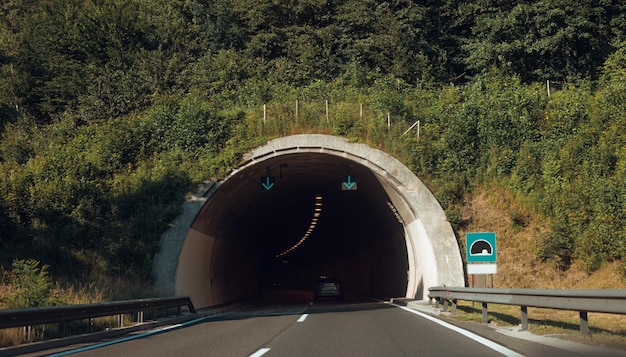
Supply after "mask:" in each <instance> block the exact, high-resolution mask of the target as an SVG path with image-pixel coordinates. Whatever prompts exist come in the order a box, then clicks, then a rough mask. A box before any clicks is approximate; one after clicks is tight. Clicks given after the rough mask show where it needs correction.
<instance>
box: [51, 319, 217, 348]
mask: <svg viewBox="0 0 626 357" xmlns="http://www.w3.org/2000/svg"><path fill="white" fill-rule="evenodd" d="M207 319H208V317H206V316H205V317H200V318H197V319H193V320H191V321H187V322H183V323H179V324H175V325H171V326H167V327H163V328H160V329H156V330H151V331H148V332H144V333H141V334H137V335H132V336H128V337H124V338H120V339H117V340H112V341H108V342H103V343H98V344H95V345H89V346H85V347H81V348H76V349H73V350H67V351H63V352H59V353H54V354H51V355H47V357H62V356H68V355H71V354H75V353H79V352H85V351H91V350H95V349H98V348H102V347H106V346H110V345H115V344H118V343H122V342H126V341H131V340H136V339H139V338H143V337H146V336H151V335H155V334H159V333H163V332H166V331H168V330H172V329H176V328H180V327H185V326H188V325H193V324H195V323H198V322H202V321H204V320H207Z"/></svg>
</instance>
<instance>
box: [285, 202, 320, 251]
mask: <svg viewBox="0 0 626 357" xmlns="http://www.w3.org/2000/svg"><path fill="white" fill-rule="evenodd" d="M321 215H322V195H315V204H314V207H313V218H312V219H311V224H309V229H308V230H307V231H306V232H305V233H304V235H303V236H302V237H301V238H300V240H299V241H298V242H296V244H294V245H293V246H291V247H290V248H289V249H287V250H285V251H283V252H281V253H279V254H276V258H280V257H282V256H283V255H286V254H288V253H291V252H292V251H293V250H294V249H296V248H298V247H299V246H301V245H302V244H303V243H304V242H305V241H306V240H307V239H308V238H309V236H310V235H311V233H313V230H314V229H315V227H316V225H317V222H318V220H319V217H320V216H321Z"/></svg>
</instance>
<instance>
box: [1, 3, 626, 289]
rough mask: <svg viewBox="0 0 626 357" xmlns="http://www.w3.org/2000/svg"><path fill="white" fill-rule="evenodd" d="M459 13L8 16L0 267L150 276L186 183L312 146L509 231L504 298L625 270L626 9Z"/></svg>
mask: <svg viewBox="0 0 626 357" xmlns="http://www.w3.org/2000/svg"><path fill="white" fill-rule="evenodd" d="M457 3H458V2H457V1H453V0H437V1H435V0H432V1H421V2H417V1H411V0H409V1H388V2H385V1H373V0H337V1H331V0H302V1H281V0H269V1H267V0H266V1H241V0H212V1H208V0H183V1H181V0H46V1H43V0H1V1H0V76H1V81H0V125H1V129H0V130H1V132H0V133H1V141H0V246H1V247H2V249H0V265H1V266H3V267H4V268H5V269H10V267H11V264H12V263H13V262H14V261H15V259H21V260H24V259H35V260H37V261H40V262H42V263H43V264H45V265H47V266H49V272H50V274H51V275H53V276H55V277H65V278H67V279H82V280H86V281H96V280H99V279H100V278H102V277H107V278H119V279H128V280H132V281H140V282H146V281H149V279H150V269H151V261H152V257H153V255H154V253H155V252H156V250H157V249H158V242H159V237H160V234H161V232H162V231H163V230H164V229H166V228H167V225H168V223H169V222H170V221H171V220H172V219H173V218H174V217H176V215H177V214H178V212H179V207H180V203H181V202H182V201H183V200H184V199H185V196H186V194H187V193H188V192H189V190H190V189H191V188H192V187H193V185H194V184H195V183H199V182H202V181H205V180H208V179H216V178H217V179H219V178H221V177H224V175H225V174H227V173H228V172H229V170H230V169H232V168H233V167H234V166H235V165H236V164H237V163H238V162H239V160H240V159H241V157H242V155H243V153H245V152H246V151H248V150H250V149H251V148H253V147H255V146H257V145H260V144H262V143H263V142H265V141H266V140H268V139H271V138H274V137H278V136H283V135H289V134H296V133H311V132H316V133H328V134H333V135H339V136H345V137H348V138H350V139H352V140H358V141H363V142H366V143H368V144H370V145H372V146H373V147H377V148H381V149H383V150H385V151H387V152H389V153H390V154H392V155H394V156H396V157H397V158H398V159H400V160H401V161H402V162H404V163H405V164H406V165H407V166H408V167H409V168H410V169H411V170H412V171H413V172H415V174H416V175H418V176H419V177H420V178H421V179H422V180H423V181H424V182H425V183H426V184H427V185H428V186H429V188H430V189H431V190H432V191H433V192H434V193H435V196H436V197H437V199H438V200H439V202H440V203H441V204H442V205H443V207H444V208H445V210H446V213H447V216H448V219H449V221H450V222H451V223H452V224H453V227H454V229H455V231H456V233H457V234H458V237H459V244H460V245H462V244H463V241H464V232H466V231H468V230H498V235H499V248H503V249H502V250H500V251H501V252H505V254H517V253H514V252H523V254H524V256H523V257H524V258H525V259H518V262H517V263H514V261H513V260H511V259H510V258H507V257H506V256H503V257H502V261H501V264H503V266H502V267H501V268H500V269H501V271H502V268H503V267H505V269H506V271H508V272H510V273H511V274H512V273H515V274H519V275H527V279H515V278H510V275H507V276H509V277H505V276H504V275H502V276H499V277H498V279H502V280H499V281H498V282H497V285H501V286H519V285H523V286H524V287H546V285H547V284H548V283H550V282H554V281H556V280H555V278H554V277H552V278H551V277H546V278H545V279H541V280H533V279H538V275H537V274H536V272H538V271H542V272H543V271H545V272H548V273H549V274H556V275H564V274H566V273H568V272H570V273H573V275H572V276H587V275H588V274H591V273H593V272H605V271H610V273H608V274H612V275H611V276H614V277H619V276H626V264H623V263H622V261H626V259H624V258H626V229H625V228H624V226H623V224H622V222H624V221H625V219H626V149H625V148H626V145H625V144H626V129H624V128H626V5H624V4H623V3H622V2H621V1H618V0H614V1H592V0H586V1H580V0H559V1H554V0H538V1H532V2H528V1H513V0H510V1H495V0H481V1H473V2H471V4H461V5H459V4H457ZM547 81H549V82H547ZM548 83H549V86H548ZM296 103H297V104H296ZM326 103H328V112H327V111H326V105H327V104H326ZM296 107H297V108H298V109H297V111H296ZM417 121H419V123H420V125H419V137H418V133H417V127H415V129H413V130H411V131H410V132H408V133H405V131H406V130H407V129H408V128H409V127H410V126H411V125H413V124H414V123H416V122H417ZM481 197H482V198H489V199H483V200H481ZM501 200H506V201H504V202H506V203H504V204H503V201H501ZM488 211H489V212H492V213H493V212H497V213H498V214H490V215H487V214H485V212H488ZM487 217H488V218H491V219H493V221H485V220H484V219H485V218H487ZM520 232H522V233H520ZM507 251H508V252H511V253H506V252H507ZM520 254H521V253H520ZM546 267H549V269H547V268H546ZM544 268H545V269H544ZM607 269H608V270H607ZM612 279H613V280H610V281H611V282H615V284H617V283H618V282H619V279H618V278H612ZM563 281H568V282H571V286H570V287H578V285H579V283H580V282H579V281H578V280H563ZM590 283H591V282H590ZM604 287H609V286H604Z"/></svg>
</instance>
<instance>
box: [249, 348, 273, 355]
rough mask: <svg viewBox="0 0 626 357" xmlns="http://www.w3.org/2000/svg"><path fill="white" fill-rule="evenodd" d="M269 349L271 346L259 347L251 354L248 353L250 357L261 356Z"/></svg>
mask: <svg viewBox="0 0 626 357" xmlns="http://www.w3.org/2000/svg"><path fill="white" fill-rule="evenodd" d="M269 350H271V348H261V349H260V350H258V351H256V352H254V353H253V354H251V355H250V357H261V356H263V355H264V354H266V353H267V352H269Z"/></svg>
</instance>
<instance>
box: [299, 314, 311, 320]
mask: <svg viewBox="0 0 626 357" xmlns="http://www.w3.org/2000/svg"><path fill="white" fill-rule="evenodd" d="M308 316H309V314H302V316H300V318H299V319H298V322H303V321H304V320H306V318H307V317H308Z"/></svg>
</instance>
